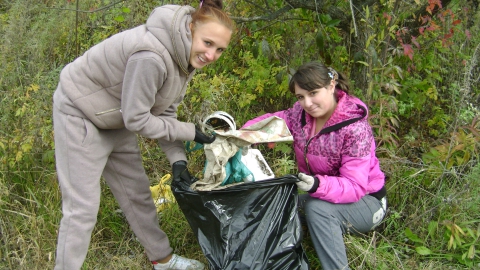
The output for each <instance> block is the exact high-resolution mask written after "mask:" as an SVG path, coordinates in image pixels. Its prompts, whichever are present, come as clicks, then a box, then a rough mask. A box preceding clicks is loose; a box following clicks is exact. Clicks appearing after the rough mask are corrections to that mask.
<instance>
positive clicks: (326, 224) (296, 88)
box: [244, 62, 386, 269]
mask: <svg viewBox="0 0 480 270" xmlns="http://www.w3.org/2000/svg"><path fill="white" fill-rule="evenodd" d="M289 89H290V91H291V92H292V93H293V94H294V95H295V96H296V97H297V100H298V101H297V102H295V104H294V105H293V107H292V108H289V109H287V110H284V111H279V112H276V113H270V114H266V115H262V116H260V117H257V118H255V119H253V120H250V121H248V122H247V123H246V124H245V125H244V126H249V125H251V124H253V123H256V122H258V121H260V120H262V119H264V118H267V117H270V116H272V115H275V116H278V117H280V118H283V119H284V120H285V122H286V124H287V126H288V128H289V130H290V132H291V133H292V135H293V138H294V142H293V146H294V150H295V156H296V160H297V164H298V169H299V171H300V173H299V174H298V178H299V180H300V181H299V182H297V186H298V188H299V189H300V190H303V191H305V192H307V194H301V195H300V197H299V198H300V200H299V208H300V213H301V214H302V217H303V218H304V220H305V221H306V223H307V225H308V229H309V232H310V234H311V237H312V242H313V245H314V247H315V251H316V252H317V255H318V257H319V259H320V262H321V264H322V268H323V269H349V268H348V261H347V254H346V250H345V244H344V242H343V234H345V233H354V234H359V233H365V232H368V231H370V230H372V229H373V228H375V227H376V226H377V225H378V224H379V223H380V222H381V221H382V219H383V217H384V216H385V211H386V189H385V187H384V183H385V176H384V174H383V172H382V171H381V170H380V166H379V162H378V159H377V157H376V156H375V141H374V137H373V132H372V128H371V126H370V125H369V123H368V121H367V114H368V110H367V107H366V105H365V104H364V103H363V102H362V101H361V100H359V99H358V98H355V97H353V96H351V95H349V94H348V90H349V84H348V81H347V80H346V79H345V77H344V75H342V74H340V73H338V72H336V71H335V70H334V69H333V68H330V67H326V66H325V65H323V64H322V63H319V62H311V63H307V64H304V65H302V66H301V67H299V68H298V70H297V72H296V73H295V74H294V75H293V77H292V78H291V80H290V83H289Z"/></svg>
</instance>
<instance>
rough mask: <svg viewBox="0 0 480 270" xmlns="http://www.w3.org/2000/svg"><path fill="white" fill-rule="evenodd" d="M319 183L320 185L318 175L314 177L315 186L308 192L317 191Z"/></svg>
mask: <svg viewBox="0 0 480 270" xmlns="http://www.w3.org/2000/svg"><path fill="white" fill-rule="evenodd" d="M319 185H320V180H318V178H317V177H313V186H312V188H311V189H310V190H309V191H308V193H313V192H315V191H317V189H318V186H319Z"/></svg>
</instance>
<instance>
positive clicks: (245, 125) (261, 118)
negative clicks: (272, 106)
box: [240, 111, 289, 129]
mask: <svg viewBox="0 0 480 270" xmlns="http://www.w3.org/2000/svg"><path fill="white" fill-rule="evenodd" d="M270 116H277V117H280V118H282V119H283V120H285V122H286V121H287V120H286V117H285V111H278V112H275V113H267V114H264V115H260V116H258V117H255V118H253V119H252V120H249V121H247V122H246V123H245V124H244V125H243V126H242V127H241V128H240V129H242V128H246V127H249V126H251V125H253V124H255V123H258V122H260V121H262V120H263V119H267V118H268V117H270ZM287 126H289V125H288V123H287Z"/></svg>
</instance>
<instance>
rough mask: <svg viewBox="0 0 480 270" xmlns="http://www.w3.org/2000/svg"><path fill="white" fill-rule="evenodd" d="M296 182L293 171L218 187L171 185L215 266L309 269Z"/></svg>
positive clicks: (276, 269)
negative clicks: (198, 188) (197, 187)
mask: <svg viewBox="0 0 480 270" xmlns="http://www.w3.org/2000/svg"><path fill="white" fill-rule="evenodd" d="M296 181H297V178H296V176H293V175H287V176H284V177H280V178H275V179H269V180H265V181H259V182H251V183H244V184H240V185H234V186H230V187H227V188H225V189H221V190H212V191H194V190H192V189H190V188H189V187H188V186H185V185H182V183H179V182H176V181H174V182H173V183H172V185H171V186H172V192H173V195H174V196H175V199H176V201H177V203H178V205H179V206H180V208H181V210H182V212H183V213H184V215H185V217H186V219H187V221H188V223H189V225H190V227H191V228H192V230H193V232H194V234H195V236H196V237H197V240H198V242H199V244H200V247H201V249H202V251H203V253H204V255H205V257H206V258H207V260H208V262H209V265H210V269H232V270H233V269H235V270H239V269H259V270H260V269H262V270H264V269H275V270H281V269H284V270H294V269H309V263H308V259H307V257H306V254H305V252H304V250H303V247H302V245H301V239H302V228H301V224H300V218H299V216H298V213H297V203H298V202H297V200H298V194H297V187H296V185H295V182H296Z"/></svg>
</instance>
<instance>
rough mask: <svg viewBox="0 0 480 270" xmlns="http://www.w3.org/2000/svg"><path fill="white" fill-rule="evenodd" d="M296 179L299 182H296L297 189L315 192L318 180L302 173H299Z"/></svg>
mask: <svg viewBox="0 0 480 270" xmlns="http://www.w3.org/2000/svg"><path fill="white" fill-rule="evenodd" d="M298 179H299V180H300V181H298V182H296V184H297V187H298V189H300V190H303V191H305V192H309V193H312V192H315V191H317V188H318V185H319V184H320V181H319V180H318V178H316V177H313V176H310V175H307V174H304V173H299V174H298Z"/></svg>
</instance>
